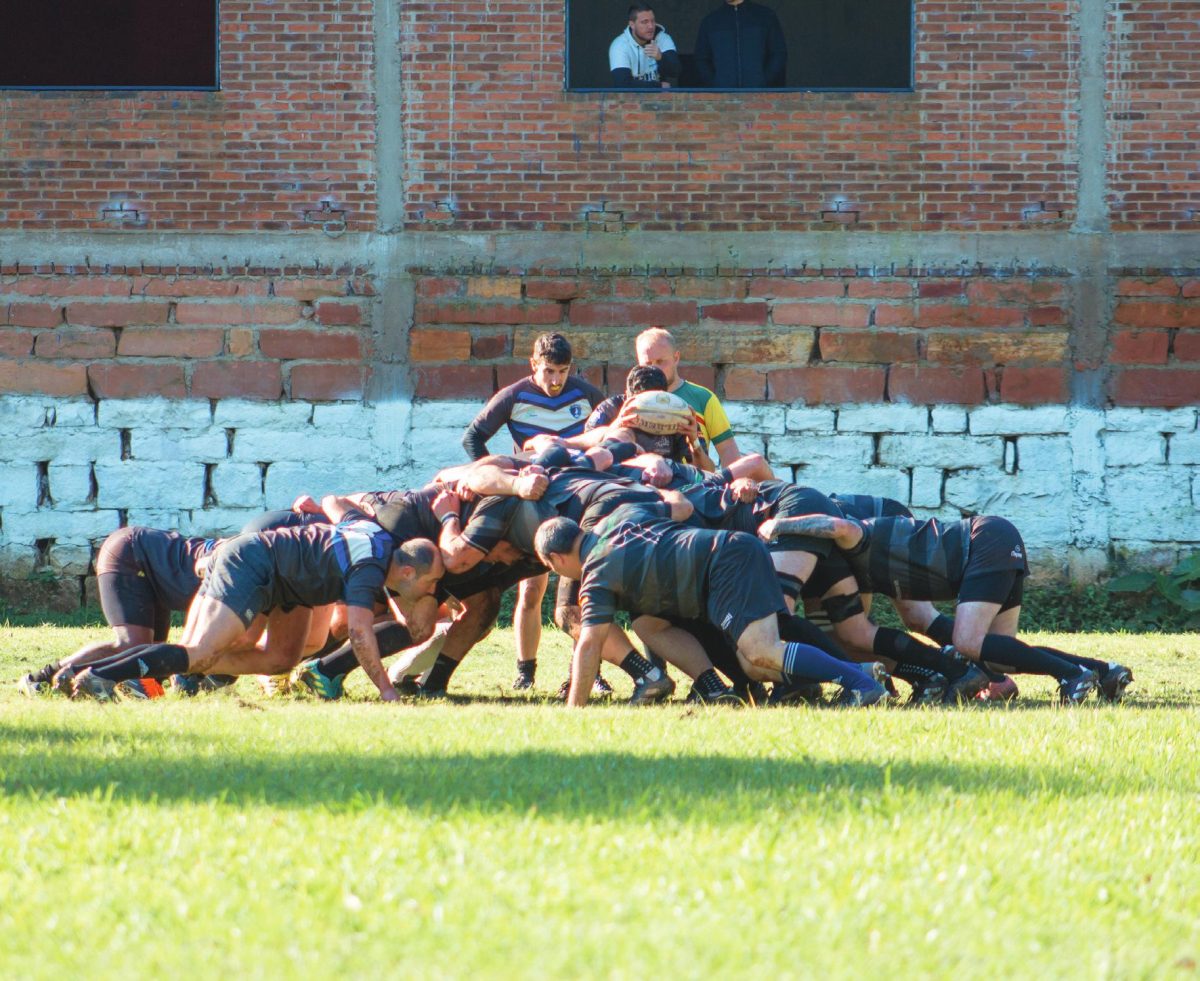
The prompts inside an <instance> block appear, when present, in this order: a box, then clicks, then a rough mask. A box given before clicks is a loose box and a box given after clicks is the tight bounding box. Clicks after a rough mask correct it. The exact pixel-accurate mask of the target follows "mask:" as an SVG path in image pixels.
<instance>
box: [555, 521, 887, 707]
mask: <svg viewBox="0 0 1200 981" xmlns="http://www.w3.org/2000/svg"><path fill="white" fill-rule="evenodd" d="M535 544H536V547H537V552H538V555H539V557H540V558H541V559H542V561H543V562H544V563H546V565H547V566H549V567H550V568H551V569H552V570H553V571H555V572H557V573H558V574H559V575H560V576H565V577H566V578H568V579H576V580H578V581H579V583H580V605H581V610H582V615H581V627H580V632H579V638H578V640H577V641H576V644H575V652H574V655H573V659H572V666H571V691H570V695H569V697H568V704H569V705H572V706H575V707H580V706H583V705H585V704H586V703H587V699H588V692H589V691H590V689H591V686H592V679H594V678H595V676H596V670H597V668H598V666H599V663H600V652H601V650H602V649H603V647H604V644H605V641H606V640H607V639H608V633H609V630H610V629H611V628H612V625H613V621H614V618H615V615H616V611H617V610H618V609H624V610H627V611H629V612H630V613H631V614H633V615H634V616H635V617H636V618H637V619H636V620H635V624H634V626H635V629H637V630H638V633H639V634H642V633H643V630H646V631H648V632H652V631H653V629H654V628H655V626H658V625H661V626H662V629H668V628H669V626H670V624H669V622H668V620H667V619H662V618H671V619H684V620H688V619H694V620H701V621H706V622H708V623H710V624H713V625H714V626H715V627H716V628H717V629H719V630H721V631H722V632H723V633H724V634H725V636H726V637H727V638H728V639H729V641H730V642H731V643H732V644H733V645H734V646H735V648H736V650H737V656H738V660H739V661H740V663H741V664H742V667H743V669H744V670H745V672H746V674H747V675H749V676H750V677H751V678H752V679H754V680H756V681H775V682H781V681H782V682H785V683H793V682H798V681H799V680H800V679H804V680H805V681H808V680H818V681H832V682H835V683H838V684H841V685H842V686H843V688H844V689H845V690H844V692H843V695H842V699H841V703H842V704H848V705H871V704H874V703H875V702H877V701H879V700H880V699H881V698H883V697H884V696H885V695H886V694H887V690H886V689H885V688H884V687H883V685H881V684H880V683H879V680H877V673H878V671H881V668H879V667H878V666H875V665H871V666H866V665H854V664H850V663H848V662H845V661H840V660H838V659H837V658H834V657H830V656H829V655H828V654H826V653H824V652H823V651H820V650H818V649H817V648H815V647H812V646H810V645H808V644H803V643H787V644H785V643H784V642H783V641H782V640H781V639H780V637H779V622H778V615H779V614H780V613H781V612H786V610H787V607H786V605H785V604H784V602H783V593H782V592H781V590H780V588H779V582H778V580H777V579H776V577H775V570H774V567H773V566H772V564H771V557H770V554H769V553H768V552H767V550H766V548H765V547H764V546H763V544H762V543H761V542H759V541H758V540H757V539H755V538H754V537H753V536H751V535H747V534H743V533H739V532H726V531H709V530H704V529H698V528H689V527H684V526H682V525H678V524H675V523H673V522H671V521H668V520H665V519H663V518H660V517H658V516H657V515H655V514H653V513H651V512H648V511H647V510H645V509H642V508H638V507H636V506H632V505H626V506H623V507H620V508H617V510H616V511H614V512H613V513H612V514H611V515H609V516H608V517H607V518H606V519H604V520H603V521H601V522H600V524H599V525H597V526H596V530H595V531H594V532H585V531H583V529H582V528H580V526H579V525H578V524H577V523H576V522H574V521H572V520H571V519H570V518H563V517H559V518H554V519H552V520H550V521H548V522H546V523H545V524H543V525H542V526H541V528H539V529H538V533H537V538H536V543H535ZM868 672H870V673H868Z"/></svg>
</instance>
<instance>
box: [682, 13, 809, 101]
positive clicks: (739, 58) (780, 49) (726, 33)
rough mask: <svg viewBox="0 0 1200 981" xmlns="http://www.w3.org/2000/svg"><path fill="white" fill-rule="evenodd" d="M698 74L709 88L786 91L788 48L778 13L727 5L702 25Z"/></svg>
mask: <svg viewBox="0 0 1200 981" xmlns="http://www.w3.org/2000/svg"><path fill="white" fill-rule="evenodd" d="M696 74H697V75H698V76H699V78H700V84H701V85H703V86H704V87H706V88H717V89H772V88H783V87H784V85H785V84H786V81H787V44H786V42H785V41H784V39H783V27H782V26H781V25H780V23H779V18H778V17H777V16H775V11H773V10H771V9H770V8H768V7H763V6H761V5H760V4H757V3H754V2H752V0H725V2H724V3H723V4H721V6H720V7H718V8H717V9H716V10H714V11H713V12H712V13H711V14H709V15H708V16H706V17H705V18H704V20H702V21H701V22H700V33H699V34H698V35H697V37H696Z"/></svg>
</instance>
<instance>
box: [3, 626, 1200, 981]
mask: <svg viewBox="0 0 1200 981" xmlns="http://www.w3.org/2000/svg"><path fill="white" fill-rule="evenodd" d="M105 633H106V632H105V631H104V630H103V629H101V628H55V627H42V628H35V627H20V628H18V627H7V628H4V627H0V678H3V679H4V680H5V681H10V680H13V679H15V678H16V677H17V676H18V675H19V674H21V673H23V672H24V671H26V670H28V669H29V668H31V667H35V666H38V665H40V664H41V663H42V662H43V661H45V660H46V659H48V658H50V657H55V656H58V655H61V654H65V653H67V652H69V651H70V650H72V649H74V648H75V647H76V646H78V645H80V644H82V643H83V642H85V641H86V640H90V639H94V638H99V637H103V636H105ZM1043 639H1044V640H1045V641H1046V642H1049V643H1053V644H1055V645H1056V646H1061V647H1064V648H1066V649H1073V650H1078V651H1080V652H1089V653H1091V654H1093V655H1094V656H1098V657H1103V658H1106V659H1114V660H1121V661H1124V662H1126V663H1128V664H1130V665H1131V666H1132V667H1133V669H1134V672H1135V675H1136V677H1137V682H1136V685H1135V687H1134V688H1133V689H1132V690H1131V693H1130V698H1129V700H1128V701H1127V703H1126V704H1124V705H1121V706H1116V707H1113V706H1106V705H1097V704H1094V703H1093V704H1089V705H1087V706H1084V707H1082V708H1079V709H1074V710H1063V709H1060V708H1058V707H1056V706H1053V705H1052V704H1051V702H1050V694H1051V686H1050V684H1049V683H1048V682H1045V681H1043V680H1041V679H1037V680H1034V679H1020V681H1021V685H1022V690H1023V697H1022V699H1021V701H1020V702H1019V703H1017V704H1016V705H1014V706H1013V707H1011V708H1007V709H1006V708H1003V707H998V706H994V707H987V706H978V707H972V708H968V709H964V710H957V709H956V710H942V711H936V710H920V711H909V710H904V709H898V708H887V709H883V710H871V711H857V712H855V711H846V712H842V711H828V710H826V711H822V710H812V709H779V710H757V711H730V710H702V709H695V708H691V707H688V706H685V705H684V704H682V702H680V701H676V702H674V703H671V704H668V705H666V706H662V707H656V708H650V709H642V710H633V709H628V708H624V707H622V706H620V705H612V706H609V707H593V708H589V709H588V710H587V711H586V712H581V713H577V712H567V711H565V710H563V709H562V708H561V707H560V706H558V705H557V704H556V703H554V702H552V701H550V700H549V699H548V696H549V695H550V694H551V693H553V691H554V690H555V689H556V688H557V687H558V683H559V682H560V681H561V679H562V677H563V674H564V671H565V665H566V661H567V654H568V647H567V644H566V643H565V642H564V640H563V638H562V637H561V636H560V635H558V634H557V633H556V632H555V631H554V630H553V629H550V630H548V631H547V633H546V638H545V641H544V646H543V654H542V657H541V663H540V671H539V677H538V685H539V690H540V693H541V697H537V698H523V697H515V696H513V695H512V694H511V693H510V692H509V691H508V683H509V681H510V680H511V677H512V675H513V673H514V672H513V655H512V638H511V633H510V632H508V631H502V632H499V633H497V634H495V635H494V636H493V637H492V638H490V639H489V640H488V641H487V642H485V644H484V645H482V646H481V648H480V649H477V650H476V651H475V652H473V653H472V654H471V656H470V657H469V658H468V660H467V661H466V662H465V664H464V666H463V668H462V669H461V670H460V671H459V673H458V675H457V676H456V677H455V679H454V683H453V686H452V688H453V689H454V690H456V691H457V692H459V693H461V695H462V696H463V698H462V700H461V701H457V702H455V703H453V704H445V703H442V704H424V703H421V704H415V703H409V704H403V705H398V706H387V705H383V704H379V703H377V702H373V701H371V700H370V698H369V695H370V693H369V692H368V690H367V688H366V686H365V684H364V683H363V681H362V680H358V681H356V682H355V683H354V684H352V685H351V690H350V697H349V698H348V699H347V700H346V701H343V702H341V703H337V704H323V703H317V702H315V701H313V700H311V699H302V698H292V699H283V700H273V701H267V700H265V699H264V698H262V697H261V696H260V695H259V694H258V692H257V691H256V690H255V689H254V687H253V684H252V682H251V680H250V679H243V680H242V681H241V682H240V684H239V686H238V688H237V690H236V691H235V692H233V693H228V694H216V695H209V696H202V697H200V698H197V699H194V700H191V701H187V700H176V699H164V700H161V701H158V702H155V703H150V704H136V705H128V704H124V705H113V706H105V705H97V704H85V703H71V702H67V701H65V700H61V699H44V700H37V701H28V700H25V699H22V698H21V697H20V696H19V695H18V694H17V693H16V692H15V690H14V688H13V686H12V685H11V684H6V685H5V686H4V688H3V692H2V694H0V787H2V789H3V797H2V798H0V972H2V973H3V975H4V976H5V977H48V976H64V975H84V974H86V975H87V976H120V975H124V976H129V975H142V976H145V975H152V976H205V977H211V976H226V977H230V976H251V977H268V978H273V977H319V976H328V975H349V976H358V977H381V976H394V977H400V976H416V977H422V978H426V977H433V978H438V977H518V976H520V977H613V978H645V977H655V976H657V977H663V978H666V977H714V976H739V977H756V978H757V977H771V976H782V977H813V976H834V977H863V976H865V975H868V974H876V975H878V976H917V975H939V976H940V975H948V974H951V973H953V974H954V975H955V976H958V977H988V978H994V977H1014V976H1019V977H1087V978H1093V977H1118V978H1127V977H1156V976H1160V977H1185V976H1194V975H1195V973H1196V971H1197V963H1198V962H1200V820H1198V811H1200V734H1198V731H1200V725H1198V723H1200V712H1198V708H1200V683H1198V682H1197V675H1196V665H1197V663H1198V656H1200V636H1197V635H1180V636H1152V635H1149V636H1147V635H1143V636H1114V637H1101V636H1097V635H1069V636H1068V635H1044V636H1043ZM606 674H607V675H608V676H609V677H610V679H611V680H612V681H613V682H614V684H615V685H616V687H617V688H618V694H619V695H621V696H623V695H625V694H627V693H628V691H629V686H628V683H627V682H626V681H625V680H624V679H623V677H622V676H620V675H619V673H618V672H616V671H614V670H613V669H612V668H608V669H606ZM684 687H685V686H682V685H681V691H680V696H682V694H683V689H684Z"/></svg>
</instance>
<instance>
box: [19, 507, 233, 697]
mask: <svg viewBox="0 0 1200 981" xmlns="http://www.w3.org/2000/svg"><path fill="white" fill-rule="evenodd" d="M216 545H217V539H215V538H185V537H184V536H183V535H180V534H179V533H178V532H174V531H159V530H158V529H157V528H141V527H132V528H121V529H120V530H118V531H114V532H113V533H112V534H111V535H109V536H108V537H107V538H106V539H105V540H104V544H103V545H102V546H100V554H99V555H97V556H96V584H97V586H98V587H99V591H100V608H101V609H102V610H103V611H104V619H105V620H107V621H108V623H109V625H110V626H111V627H112V628H113V633H114V635H115V636H114V637H113V639H112V640H111V641H100V642H98V643H95V644H88V645H87V646H86V647H82V648H80V649H79V650H78V651H76V652H75V653H74V654H72V655H70V656H69V657H65V658H63V659H62V660H61V661H53V662H51V663H50V664H47V665H45V666H44V667H43V668H42V669H41V670H39V671H36V672H34V673H32V674H27V675H26V676H25V677H24V678H22V679H21V680H20V682H18V684H19V687H20V689H21V691H22V692H24V693H25V694H27V695H36V694H41V693H42V692H45V691H49V690H50V687H51V682H52V680H53V679H54V676H55V675H57V674H59V673H60V672H61V671H62V670H63V669H64V668H68V667H75V668H82V667H85V666H86V665H88V664H92V663H94V662H96V661H100V660H103V659H104V658H109V657H112V656H113V655H116V654H120V653H121V652H122V651H126V650H129V649H130V648H132V647H137V646H139V645H141V644H149V643H152V642H154V641H165V640H166V639H167V633H168V632H169V630H170V628H171V614H172V612H179V613H184V612H186V611H187V609H188V607H189V606H190V605H191V602H192V599H193V598H194V597H195V595H196V591H197V590H198V589H199V588H200V581H201V577H200V573H199V572H198V571H197V567H198V565H200V564H203V563H204V562H205V561H206V560H207V558H208V556H209V553H210V552H211V551H212V550H213V548H214V547H215V546H216ZM150 693H151V694H159V693H161V689H160V690H158V691H155V689H154V686H151V689H150Z"/></svg>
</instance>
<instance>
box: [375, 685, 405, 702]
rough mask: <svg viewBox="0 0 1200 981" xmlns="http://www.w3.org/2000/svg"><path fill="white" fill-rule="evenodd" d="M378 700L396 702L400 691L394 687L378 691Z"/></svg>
mask: <svg viewBox="0 0 1200 981" xmlns="http://www.w3.org/2000/svg"><path fill="white" fill-rule="evenodd" d="M379 700H380V701H381V702H398V701H400V693H399V692H398V691H396V689H395V688H391V687H389V688H387V689H386V690H384V691H381V692H380V693H379Z"/></svg>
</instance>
